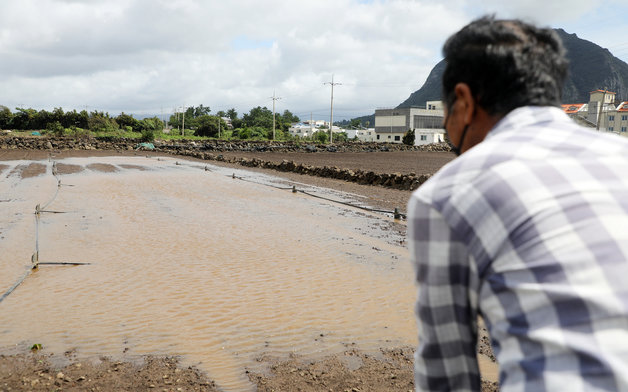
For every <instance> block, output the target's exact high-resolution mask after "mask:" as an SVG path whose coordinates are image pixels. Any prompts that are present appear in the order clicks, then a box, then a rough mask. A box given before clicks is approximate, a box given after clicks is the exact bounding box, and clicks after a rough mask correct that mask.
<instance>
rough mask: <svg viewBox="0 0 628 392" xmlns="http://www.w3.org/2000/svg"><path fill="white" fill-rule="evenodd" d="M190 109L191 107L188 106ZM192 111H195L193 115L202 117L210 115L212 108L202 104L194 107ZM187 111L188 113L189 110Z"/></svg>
mask: <svg viewBox="0 0 628 392" xmlns="http://www.w3.org/2000/svg"><path fill="white" fill-rule="evenodd" d="M188 110H189V108H188ZM192 111H193V115H192V117H194V118H198V117H201V116H206V115H208V114H209V112H211V109H210V108H209V106H203V104H200V105H198V106H197V107H195V108H192ZM186 113H187V111H186ZM185 119H186V121H187V119H188V118H187V117H186V118H185Z"/></svg>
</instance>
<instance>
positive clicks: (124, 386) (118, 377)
mask: <svg viewBox="0 0 628 392" xmlns="http://www.w3.org/2000/svg"><path fill="white" fill-rule="evenodd" d="M138 154H139V155H150V156H157V155H166V154H163V153H153V152H143V153H141V154H140V153H138V152H134V151H94V150H89V151H81V150H68V151H54V152H52V153H51V155H52V157H53V158H57V159H61V158H65V157H74V156H108V155H124V156H131V155H138ZM51 155H50V153H49V152H48V151H34V150H0V161H6V160H15V159H21V160H38V159H48V158H49V157H50V156H51ZM224 155H225V156H227V155H229V156H234V157H246V158H253V157H256V158H260V159H264V160H268V161H273V160H278V161H279V162H280V161H282V160H284V159H288V160H291V161H294V162H297V163H303V164H308V165H313V166H325V165H327V166H337V167H343V168H348V169H362V170H372V171H376V172H388V173H390V172H399V173H433V172H435V171H436V170H437V169H438V168H439V167H440V166H442V165H443V164H445V163H447V162H448V161H450V160H451V159H452V158H453V155H452V154H450V153H435V152H417V151H397V152H372V153H273V152H268V153H247V152H225V153H224ZM182 159H189V160H193V161H201V160H198V159H194V158H189V157H182ZM201 162H205V161H201ZM211 164H213V165H220V166H224V167H233V168H240V169H241V168H242V167H241V166H240V165H238V164H234V163H227V162H220V161H211ZM33 165H35V166H33ZM37 165H39V166H37ZM62 165H63V166H62ZM31 166H32V167H31ZM90 166H91V165H90ZM105 166H107V165H99V164H94V165H93V166H92V167H89V168H90V169H92V170H104V171H108V170H111V169H114V168H113V167H111V168H109V167H105ZM42 167H43V168H44V169H45V166H44V165H41V164H37V163H34V164H31V165H26V166H24V167H21V168H20V170H21V171H22V173H21V175H22V177H26V176H30V175H41V174H44V172H45V170H44V171H43V172H42V170H43V169H42ZM6 169H7V166H6V165H4V166H3V165H0V174H1V175H5V170H6ZM57 169H58V170H60V171H63V172H68V173H72V172H76V171H78V170H79V168H77V167H75V165H68V164H61V163H60V164H58V165H57ZM81 170H82V169H81ZM247 170H253V171H259V172H265V173H268V174H271V175H275V176H278V177H282V178H285V179H286V180H287V181H291V182H296V183H305V184H310V185H315V186H322V187H327V188H332V189H336V190H340V191H344V192H350V193H355V194H359V195H363V196H366V197H367V200H368V203H369V204H371V205H372V206H373V207H377V208H385V209H388V210H392V209H393V208H395V207H399V208H400V209H401V210H402V211H405V209H406V204H407V201H408V198H409V196H410V194H411V191H402V190H395V189H390V188H384V187H379V186H369V185H360V184H356V183H350V182H345V181H342V180H336V179H330V178H321V177H315V176H309V175H302V174H297V173H290V172H277V171H274V170H271V169H262V168H247ZM8 175H14V174H11V173H9V174H8ZM488 342H489V340H488V337H487V336H486V331H485V330H483V334H482V336H481V337H480V339H479V344H478V357H479V358H480V362H481V363H484V364H485V365H484V366H485V368H486V366H487V365H486V364H488V365H490V366H489V368H490V369H489V370H488V371H485V372H484V377H485V379H484V380H483V382H482V390H483V391H487V392H489V391H491V392H492V391H497V390H498V386H497V384H496V382H495V381H496V378H497V371H496V369H495V365H494V364H493V362H494V361H495V359H494V357H493V354H492V351H491V348H490V345H489V343H488ZM2 351H4V352H5V353H6V350H2ZM14 351H15V350H14ZM413 351H414V349H413V348H412V347H400V348H397V349H382V350H381V352H380V353H375V354H373V353H364V352H360V351H358V350H356V349H354V348H351V347H348V348H347V350H346V351H345V352H344V353H339V354H333V355H330V356H327V357H325V358H323V359H320V360H316V361H312V360H310V359H308V358H304V357H298V356H291V357H289V358H273V357H267V356H264V357H262V358H259V359H258V361H259V362H262V363H266V364H267V365H268V371H267V372H262V373H255V372H249V371H247V373H248V374H249V379H250V380H251V381H252V382H253V383H254V384H255V385H256V387H257V390H258V391H323V390H324V391H351V392H353V391H356V392H357V391H404V392H407V391H410V390H413V389H414V380H413V369H412V353H413ZM62 357H63V358H65V360H63V361H59V358H58V356H55V355H54V354H52V353H47V352H46V350H45V348H43V350H39V351H33V352H29V351H28V350H27V349H25V348H23V349H22V350H21V351H20V352H11V353H10V355H0V391H22V390H33V391H120V390H128V391H136V390H143V391H218V390H219V389H218V388H217V386H216V385H215V384H214V382H213V381H211V380H210V379H208V377H207V375H205V374H204V373H202V372H201V371H199V370H198V369H196V368H192V367H187V368H186V367H182V366H181V365H180V364H179V362H178V360H177V358H172V357H153V356H146V357H143V358H139V359H138V358H129V359H128V360H126V361H122V362H114V361H111V360H110V359H107V358H98V359H96V360H94V359H86V358H81V359H79V358H76V357H75V356H74V354H73V353H72V352H67V353H65V354H64V355H63V356H62ZM491 366H492V367H491Z"/></svg>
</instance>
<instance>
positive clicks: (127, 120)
mask: <svg viewBox="0 0 628 392" xmlns="http://www.w3.org/2000/svg"><path fill="white" fill-rule="evenodd" d="M116 122H117V123H118V126H119V127H120V128H125V127H131V129H132V130H134V131H140V132H141V130H139V123H140V121H138V120H137V119H135V118H134V117H133V116H131V115H129V114H126V113H124V112H122V113H120V115H118V117H116ZM160 122H161V121H160Z"/></svg>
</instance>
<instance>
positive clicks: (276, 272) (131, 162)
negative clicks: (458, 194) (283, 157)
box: [0, 156, 416, 391]
mask: <svg viewBox="0 0 628 392" xmlns="http://www.w3.org/2000/svg"><path fill="white" fill-rule="evenodd" d="M54 173H56V174H57V177H55V176H54V175H53V174H54ZM234 175H235V177H236V178H234ZM0 178H1V181H0V213H1V215H0V270H1V271H2V273H1V274H0V292H2V293H4V292H5V290H7V289H8V288H9V287H11V286H12V285H13V284H14V283H15V281H16V280H17V279H18V278H19V277H20V276H22V275H23V274H24V272H25V271H26V269H27V268H28V266H29V264H30V263H31V257H32V255H33V253H35V251H36V250H37V249H39V261H40V262H47V261H48V262H85V263H91V264H90V265H80V266H58V265H41V266H40V267H39V269H38V270H37V271H35V272H33V273H31V274H30V276H28V277H27V278H26V280H25V281H24V283H22V284H21V285H20V286H19V287H18V288H17V289H16V290H15V291H14V292H13V293H12V294H11V295H9V296H8V297H6V299H4V301H2V302H0V319H1V320H3V322H2V325H1V326H0V353H1V352H2V351H3V350H4V351H8V350H10V349H11V347H15V345H18V346H20V345H21V346H27V345H30V344H33V343H41V344H42V345H43V346H44V348H45V349H46V350H48V351H50V352H59V353H61V352H63V351H65V350H69V349H75V350H76V353H77V354H78V355H79V356H84V357H96V356H99V355H107V356H111V357H113V358H124V357H133V356H139V355H144V354H168V355H181V356H182V361H183V362H184V363H186V364H190V365H196V366H198V367H199V368H200V369H202V370H204V371H206V372H207V373H208V374H209V376H210V377H211V378H212V379H214V380H215V381H216V382H217V383H218V385H219V386H220V387H221V388H223V389H224V390H227V391H236V390H247V389H251V390H252V389H253V388H254V387H253V385H252V384H251V383H250V381H248V378H247V377H246V374H245V370H246V369H255V367H256V366H261V365H259V363H258V362H257V361H256V358H259V357H260V356H261V355H263V354H270V355H275V356H280V357H281V356H287V355H289V354H290V353H297V354H300V355H304V356H310V357H313V358H316V357H322V356H324V355H327V354H330V353H334V352H340V351H342V350H343V349H345V348H346V347H348V346H351V347H356V348H360V349H362V350H366V351H369V350H377V348H379V347H386V346H399V345H411V344H415V343H416V341H415V340H416V338H415V322H414V318H413V313H412V308H413V301H414V299H415V288H414V286H413V284H412V280H413V279H412V273H413V271H412V268H411V265H410V263H409V259H408V252H407V249H406V247H405V243H404V242H403V240H404V237H403V235H404V231H405V229H404V226H403V225H402V224H399V223H395V222H394V221H393V219H392V217H390V216H387V215H384V214H379V213H371V212H367V211H364V210H360V209H357V208H354V207H349V206H346V205H343V204H338V203H334V202H330V201H328V200H325V199H321V198H316V197H312V196H310V195H307V194H304V193H301V192H297V193H293V192H291V190H290V189H291V188H292V185H293V183H290V184H287V183H285V182H282V181H281V180H279V179H277V178H274V177H269V176H265V175H263V174H260V173H252V172H247V171H243V170H234V169H226V168H219V167H216V166H211V165H204V164H201V163H198V162H191V161H185V160H181V159H176V158H171V157H162V158H156V157H152V158H151V157H144V156H136V157H92V158H66V159H61V160H55V159H54V158H52V159H48V160H41V161H29V160H22V161H3V162H0ZM59 184H61V185H60V186H58V185H59ZM295 185H296V187H297V188H298V189H300V190H307V191H308V192H310V193H312V194H315V195H318V196H323V197H326V198H331V199H334V200H342V201H348V202H355V203H359V202H360V200H359V197H358V196H357V195H349V194H340V193H338V192H333V191H330V190H325V189H320V188H313V187H308V186H306V185H304V184H295ZM55 195H56V196H55ZM38 204H39V205H40V206H45V205H46V204H48V205H47V206H46V208H45V210H47V211H54V212H60V213H53V212H42V213H41V214H40V223H39V225H38V226H37V225H36V219H35V214H34V212H35V208H36V207H35V206H36V205H38Z"/></svg>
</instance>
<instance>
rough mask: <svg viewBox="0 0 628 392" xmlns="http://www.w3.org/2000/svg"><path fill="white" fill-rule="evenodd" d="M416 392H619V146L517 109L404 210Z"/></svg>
mask: <svg viewBox="0 0 628 392" xmlns="http://www.w3.org/2000/svg"><path fill="white" fill-rule="evenodd" d="M408 237H409V246H410V252H411V255H412V258H413V262H414V263H415V266H416V279H417V284H418V291H419V293H418V301H417V309H416V311H417V318H418V324H419V347H418V349H417V353H416V358H415V359H416V361H415V378H416V385H417V389H418V390H430V391H434V390H443V391H445V390H447V391H448V390H456V391H478V390H480V378H479V371H478V364H477V360H476V320H477V316H478V315H480V316H482V317H483V319H484V321H485V322H486V325H487V328H488V330H489V333H490V335H491V340H492V343H493V348H494V351H495V354H496V357H497V361H498V363H499V367H500V377H499V378H500V384H501V388H502V391H597V390H604V391H617V390H624V391H628V139H624V138H622V137H618V136H615V135H610V134H605V133H601V132H595V131H593V130H587V129H584V128H581V127H580V126H578V125H576V124H575V123H574V122H573V121H572V120H571V119H569V118H568V117H567V116H566V115H565V114H564V113H563V112H562V111H561V110H560V109H558V108H553V107H522V108H519V109H516V110H514V111H512V112H511V113H510V114H508V115H507V116H506V117H504V118H503V119H502V120H501V121H500V122H499V123H498V124H497V125H496V126H495V127H494V128H493V129H492V130H491V131H490V132H489V134H488V135H487V137H486V139H485V140H484V141H483V142H482V143H480V144H478V145H476V146H475V147H473V148H472V149H470V150H468V151H467V152H465V153H464V154H463V155H462V156H461V157H459V158H457V159H455V160H454V161H452V162H450V163H449V164H447V165H446V166H444V167H443V168H442V169H441V170H440V171H439V172H438V173H437V174H436V175H434V176H433V177H432V178H431V179H430V180H429V181H427V182H426V183H425V184H423V185H422V186H421V187H420V188H419V189H418V190H417V191H416V192H414V194H413V195H412V198H411V199H410V202H409V205H408Z"/></svg>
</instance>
